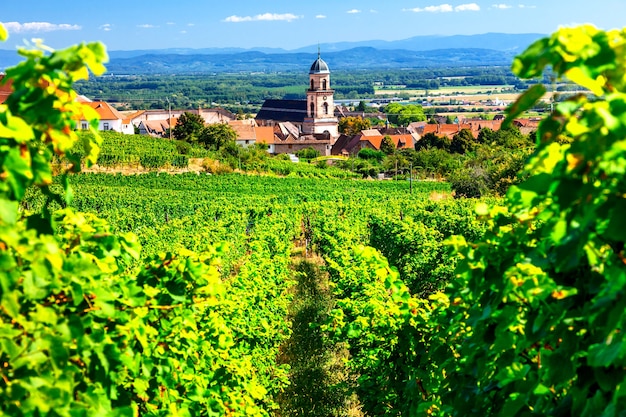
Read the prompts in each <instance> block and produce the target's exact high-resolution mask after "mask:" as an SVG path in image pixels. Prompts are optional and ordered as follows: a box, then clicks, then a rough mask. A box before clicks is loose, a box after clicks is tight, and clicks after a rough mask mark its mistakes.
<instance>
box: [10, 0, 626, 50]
mask: <svg viewBox="0 0 626 417" xmlns="http://www.w3.org/2000/svg"><path fill="white" fill-rule="evenodd" d="M4 3H5V4H3V5H2V8H1V9H0V22H2V23H3V24H4V25H5V27H6V28H7V29H8V31H9V40H8V42H5V43H4V44H0V48H1V49H13V48H15V47H16V46H17V45H23V44H24V43H25V42H28V41H30V40H31V39H33V38H40V39H43V40H44V43H45V44H46V45H49V46H51V47H53V48H63V47H66V46H69V45H72V44H75V43H78V42H82V41H102V42H103V43H104V44H105V45H106V46H107V48H108V49H109V50H133V49H163V48H212V47H241V48H251V47H275V48H284V49H287V50H290V49H296V48H299V47H303V46H308V45H315V44H317V43H326V42H342V41H366V40H399V39H406V38H410V37H412V36H418V35H459V34H461V35H468V34H480V33H487V32H503V33H545V34H549V33H552V32H553V31H555V30H556V29H557V28H558V27H559V26H571V25H578V24H582V23H591V24H594V25H596V26H597V27H599V28H601V29H613V28H622V27H624V26H626V19H625V16H626V1H625V0H595V1H589V0H523V1H522V2H518V1H507V0H492V1H480V0H476V1H471V0H462V1H451V0H442V1H439V0H406V1H405V0H387V1H384V2H383V1H380V0H376V1H370V0H360V1H351V0H349V1H339V0H332V1H331V0H315V1H298V2H296V1H293V0H290V1H286V0H273V1H272V0H270V1H259V0H231V1H220V0H218V1H215V0H211V1H209V0H194V1H188V0H168V1H165V0H151V1H145V0H142V1H138V0H124V1H120V0H109V1H106V2H102V1H98V2H96V1H92V0H80V1H78V0H62V1H54V0H13V1H8V0H6V1H5V2H4Z"/></svg>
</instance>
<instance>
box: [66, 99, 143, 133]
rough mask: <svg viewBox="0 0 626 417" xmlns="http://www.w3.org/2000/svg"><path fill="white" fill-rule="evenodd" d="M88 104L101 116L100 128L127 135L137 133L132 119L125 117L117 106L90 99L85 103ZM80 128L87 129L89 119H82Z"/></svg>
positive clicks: (79, 123)
mask: <svg viewBox="0 0 626 417" xmlns="http://www.w3.org/2000/svg"><path fill="white" fill-rule="evenodd" d="M84 104H85V105H86V106H89V107H91V108H92V109H94V110H95V111H96V113H98V116H100V121H99V122H98V130H112V131H115V132H119V133H124V134H127V135H132V134H134V133H135V127H134V126H133V124H132V122H131V119H130V118H128V117H124V115H122V113H120V112H119V111H118V110H117V109H116V108H115V107H113V106H111V105H110V104H109V103H107V102H104V101H90V102H86V103H84ZM78 128H79V129H81V130H87V129H88V128H89V123H88V122H87V120H80V121H79V122H78Z"/></svg>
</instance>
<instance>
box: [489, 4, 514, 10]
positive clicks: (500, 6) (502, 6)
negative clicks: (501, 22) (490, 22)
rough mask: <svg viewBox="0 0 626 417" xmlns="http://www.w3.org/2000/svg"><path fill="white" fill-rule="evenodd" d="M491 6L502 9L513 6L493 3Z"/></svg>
mask: <svg viewBox="0 0 626 417" xmlns="http://www.w3.org/2000/svg"><path fill="white" fill-rule="evenodd" d="M491 7H493V8H494V9H502V10H504V9H510V8H511V7H513V6H510V5H508V4H494V5H492V6H491Z"/></svg>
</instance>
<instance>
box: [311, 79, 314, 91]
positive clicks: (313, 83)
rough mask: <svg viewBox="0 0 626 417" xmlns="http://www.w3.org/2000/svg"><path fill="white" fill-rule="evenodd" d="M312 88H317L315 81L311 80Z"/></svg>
mask: <svg viewBox="0 0 626 417" xmlns="http://www.w3.org/2000/svg"><path fill="white" fill-rule="evenodd" d="M311 90H315V83H314V82H313V80H311Z"/></svg>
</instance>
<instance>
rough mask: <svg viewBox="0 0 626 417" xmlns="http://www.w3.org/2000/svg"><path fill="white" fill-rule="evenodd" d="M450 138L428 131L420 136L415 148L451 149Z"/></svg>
mask: <svg viewBox="0 0 626 417" xmlns="http://www.w3.org/2000/svg"><path fill="white" fill-rule="evenodd" d="M450 143H451V141H450V139H449V138H448V137H447V136H437V135H436V134H435V133H432V132H430V133H426V134H425V135H424V136H422V137H421V138H420V140H418V141H417V142H415V150H418V151H419V150H421V149H433V148H436V149H443V150H449V149H450Z"/></svg>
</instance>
